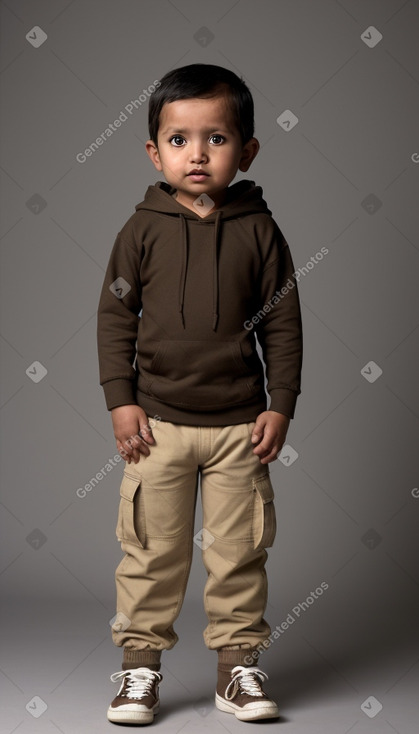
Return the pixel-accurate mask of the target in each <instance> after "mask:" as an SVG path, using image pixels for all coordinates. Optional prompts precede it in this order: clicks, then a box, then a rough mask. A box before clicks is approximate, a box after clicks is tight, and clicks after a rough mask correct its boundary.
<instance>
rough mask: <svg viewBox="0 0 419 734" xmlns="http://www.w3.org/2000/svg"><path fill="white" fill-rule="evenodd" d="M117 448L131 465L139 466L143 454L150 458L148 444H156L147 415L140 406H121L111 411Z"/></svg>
mask: <svg viewBox="0 0 419 734" xmlns="http://www.w3.org/2000/svg"><path fill="white" fill-rule="evenodd" d="M111 415H112V423H113V432H114V436H115V438H116V448H117V449H118V452H119V453H120V454H121V456H122V457H123V458H124V459H125V461H127V462H128V464H131V460H133V461H134V464H137V463H138V462H139V460H140V456H141V454H144V456H148V455H149V453H150V449H149V447H148V444H153V443H154V438H153V434H152V431H151V428H150V426H149V425H148V419H147V415H146V413H145V412H144V410H143V409H142V408H140V406H139V405H121V406H119V407H118V408H113V410H112V411H111Z"/></svg>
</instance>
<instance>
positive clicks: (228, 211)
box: [98, 64, 302, 724]
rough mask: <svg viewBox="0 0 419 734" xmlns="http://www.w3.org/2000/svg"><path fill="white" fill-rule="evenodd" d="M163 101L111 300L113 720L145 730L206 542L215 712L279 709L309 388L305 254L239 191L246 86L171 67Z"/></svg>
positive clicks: (107, 362)
mask: <svg viewBox="0 0 419 734" xmlns="http://www.w3.org/2000/svg"><path fill="white" fill-rule="evenodd" d="M149 105H150V106H149V134H150V139H149V140H148V142H147V143H146V151H147V153H148V155H149V157H150V159H151V160H152V162H153V163H154V165H155V167H156V169H157V170H158V171H161V172H162V175H163V176H164V178H165V181H159V182H158V183H156V184H155V185H154V186H149V187H148V189H147V192H146V195H145V198H144V201H143V202H141V203H140V204H138V205H137V206H136V212H135V213H134V214H133V215H132V216H131V217H130V218H129V219H128V221H127V222H126V223H125V225H124V226H123V227H122V229H121V230H120V231H119V233H118V235H117V237H116V241H115V244H114V247H113V250H112V253H111V256H110V260H109V264H108V268H107V272H106V276H105V280H104V284H103V288H102V293H101V297H100V303H99V310H98V351H99V365H100V383H101V385H102V386H103V388H104V392H105V398H106V404H107V408H108V409H109V410H110V411H111V415H112V422H113V429H114V434H115V438H116V444H117V448H118V451H120V453H121V454H122V455H123V457H124V458H125V460H126V464H125V468H124V476H123V479H122V483H121V487H120V504H119V512H118V521H117V528H116V533H117V537H118V539H119V541H120V542H121V548H122V550H123V551H124V554H125V555H124V557H123V559H122V561H121V562H120V564H119V565H118V567H117V569H116V573H115V579H116V590H117V615H116V619H115V622H114V624H113V632H112V635H113V641H114V643H115V644H116V645H118V646H119V647H122V648H123V661H122V670H121V671H119V672H117V673H114V674H113V675H112V676H111V679H112V680H113V681H114V682H116V681H119V682H120V689H119V691H118V694H117V696H116V698H115V699H114V700H113V701H112V703H111V705H110V706H109V709H108V714H107V715H108V719H109V720H110V721H113V722H127V723H138V724H146V723H150V722H152V721H153V718H154V715H155V714H156V713H157V712H158V708H159V683H160V681H161V680H162V674H161V673H160V656H161V651H162V650H170V649H172V648H173V646H174V645H175V644H176V642H177V641H178V637H177V635H176V633H175V631H174V629H173V623H174V621H175V620H176V618H177V617H178V615H179V612H180V609H181V606H182V602H183V598H184V593H185V589H186V584H187V580H188V575H189V570H190V565H191V560H192V548H193V543H194V539H195V542H196V544H197V545H198V546H200V547H201V549H202V554H203V561H204V565H205V568H206V571H207V573H208V578H207V582H206V586H205V592H204V605H205V611H206V614H207V617H208V625H207V627H206V629H205V631H204V633H203V635H204V641H205V644H206V645H207V647H208V648H209V649H210V650H216V651H217V654H218V681H217V687H216V695H215V703H216V706H217V708H218V709H220V710H221V711H225V712H227V713H230V714H234V715H235V716H236V717H237V718H238V719H240V720H243V721H254V720H257V719H268V718H275V717H277V716H278V707H277V705H276V703H275V702H274V701H272V700H271V699H270V698H269V697H268V695H267V694H266V693H265V692H264V691H263V682H264V680H265V679H266V678H267V675H266V673H264V672H263V671H262V670H261V669H260V668H259V667H258V665H257V663H258V646H259V647H260V645H261V643H263V641H264V640H266V638H267V637H268V636H269V634H270V627H269V625H268V623H267V621H266V620H265V619H264V616H263V615H264V612H265V609H266V603H267V577H266V570H265V562H266V559H267V551H266V548H268V547H270V546H271V545H272V544H273V541H274V537H275V533H276V519H275V508H274V503H273V500H274V493H273V488H272V484H271V480H270V474H269V467H268V464H269V463H270V462H271V461H274V460H275V459H276V458H277V456H278V453H279V452H280V450H281V448H282V445H283V444H284V441H285V437H286V434H287V430H288V427H289V422H290V419H291V418H293V417H294V411H295V405H296V400H297V396H298V395H299V393H300V391H301V390H300V376H301V366H302V326H301V312H300V303H299V296H298V291H297V284H296V281H295V278H294V275H293V274H294V267H293V262H292V258H291V255H290V251H289V247H288V245H287V242H286V241H285V239H284V236H283V235H282V233H281V231H280V229H279V227H278V225H277V224H276V223H275V221H274V220H273V219H272V216H271V211H270V210H269V209H268V207H267V205H266V202H265V201H264V199H263V198H262V189H261V188H260V187H258V186H255V184H254V182H253V181H249V180H242V181H239V182H238V183H235V184H233V185H232V186H229V184H230V183H231V181H232V180H233V179H234V177H235V176H236V173H237V171H243V172H245V171H247V170H248V168H249V166H250V165H251V163H252V161H253V159H254V158H255V156H256V155H257V152H258V150H259V143H258V141H257V139H256V138H255V137H254V136H253V132H254V122H253V115H254V112H253V99H252V96H251V93H250V91H249V89H248V88H247V86H246V84H245V83H244V82H243V81H242V80H241V79H239V77H238V76H236V74H234V73H233V72H231V71H229V70H227V69H224V68H222V67H219V66H214V65H210V64H192V65H189V66H185V67H182V68H179V69H175V70H173V71H170V72H168V73H167V74H166V75H165V76H164V77H163V78H162V79H161V81H160V83H159V85H158V86H157V88H156V90H155V91H154V92H153V94H152V95H151V97H150V103H149ZM255 337H257V341H258V342H259V345H260V348H261V351H262V355H263V361H264V363H265V367H266V381H267V386H266V387H267V392H268V394H269V397H270V405H269V409H268V410H267V409H266V408H267V404H266V392H265V376H264V370H263V363H262V361H261V360H260V358H259V356H258V352H257V349H256V338H255ZM198 477H200V480H201V498H202V512H203V528H202V529H201V531H200V532H199V533H198V534H197V535H196V536H195V538H194V537H193V533H194V515H195V507H196V498H197V487H198Z"/></svg>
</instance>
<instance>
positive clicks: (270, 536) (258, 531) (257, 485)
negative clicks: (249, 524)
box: [252, 474, 276, 550]
mask: <svg viewBox="0 0 419 734" xmlns="http://www.w3.org/2000/svg"><path fill="white" fill-rule="evenodd" d="M252 482H253V494H254V503H255V504H254V513H253V539H254V547H255V549H257V550H258V549H259V548H269V547H270V546H271V545H272V544H273V542H274V538H275V534H276V513H275V505H274V490H273V487H272V483H271V479H270V476H269V474H263V475H262V476H261V477H256V478H255V479H253V480H252Z"/></svg>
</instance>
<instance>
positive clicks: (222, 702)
mask: <svg viewBox="0 0 419 734" xmlns="http://www.w3.org/2000/svg"><path fill="white" fill-rule="evenodd" d="M224 675H228V674H226V673H225V674H224ZM230 678H231V680H230V682H229V683H228V685H227V687H226V688H225V690H224V693H223V695H220V694H219V693H218V692H217V693H216V694H215V705H216V707H217V708H218V709H220V711H225V712H226V713H228V714H234V715H235V716H236V718H237V719H240V721H256V720H257V719H276V718H277V717H278V716H279V710H278V706H277V705H276V703H275V701H271V700H270V699H269V698H268V696H267V695H266V693H265V692H264V691H263V690H262V684H263V682H264V680H265V679H267V678H268V676H267V674H266V673H264V672H263V670H261V669H260V668H257V667H248V668H245V667H244V666H242V665H236V666H235V667H234V668H233V669H232V670H231V671H230Z"/></svg>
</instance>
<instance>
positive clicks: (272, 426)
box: [252, 410, 291, 464]
mask: <svg viewBox="0 0 419 734" xmlns="http://www.w3.org/2000/svg"><path fill="white" fill-rule="evenodd" d="M290 420H291V419H290V418H288V416H287V415H284V414H283V413H277V412H276V411H275V410H265V411H264V412H263V413H260V414H259V415H258V417H257V418H256V425H255V427H254V429H253V433H252V443H254V444H257V445H256V448H254V449H253V453H254V454H257V455H258V456H259V459H260V463H261V464H269V462H271V461H275V459H277V458H278V454H279V453H280V451H281V449H282V447H283V445H284V443H285V438H286V435H287V431H288V426H289V424H290Z"/></svg>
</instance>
